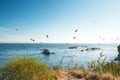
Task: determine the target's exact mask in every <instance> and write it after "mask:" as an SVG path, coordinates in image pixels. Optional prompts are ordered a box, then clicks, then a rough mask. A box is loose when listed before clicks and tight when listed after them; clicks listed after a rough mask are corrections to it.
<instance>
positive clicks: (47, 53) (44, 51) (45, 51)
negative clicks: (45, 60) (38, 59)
mask: <svg viewBox="0 0 120 80" xmlns="http://www.w3.org/2000/svg"><path fill="white" fill-rule="evenodd" d="M42 53H43V54H44V55H47V56H48V55H50V54H55V53H54V52H50V51H49V50H48V49H43V52H42Z"/></svg>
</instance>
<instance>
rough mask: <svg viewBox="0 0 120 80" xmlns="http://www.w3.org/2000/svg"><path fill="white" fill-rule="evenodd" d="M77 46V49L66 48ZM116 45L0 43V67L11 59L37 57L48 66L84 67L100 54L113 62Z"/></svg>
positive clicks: (116, 52) (116, 53)
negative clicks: (45, 52) (46, 51)
mask: <svg viewBox="0 0 120 80" xmlns="http://www.w3.org/2000/svg"><path fill="white" fill-rule="evenodd" d="M71 46H77V49H69V48H68V47H71ZM117 46H118V44H65V43H64V44H62V43H0V67H2V66H3V65H4V64H5V62H6V61H7V60H8V59H10V58H13V57H16V56H17V57H24V56H30V57H37V58H40V59H41V60H42V61H44V62H45V63H47V64H48V65H57V64H59V63H60V62H61V61H62V64H61V66H63V67H66V66H68V65H71V66H73V65H76V64H77V65H84V66H86V65H87V64H88V62H90V61H93V60H97V59H98V58H99V57H100V53H101V52H102V53H103V54H105V57H107V58H106V60H107V61H108V62H109V61H113V60H114V59H115V58H116V57H117V55H118V51H117ZM87 48H100V49H98V50H88V51H87V50H86V49H87ZM43 49H49V51H50V52H54V53H55V54H50V55H48V56H46V55H44V54H42V50H43Z"/></svg>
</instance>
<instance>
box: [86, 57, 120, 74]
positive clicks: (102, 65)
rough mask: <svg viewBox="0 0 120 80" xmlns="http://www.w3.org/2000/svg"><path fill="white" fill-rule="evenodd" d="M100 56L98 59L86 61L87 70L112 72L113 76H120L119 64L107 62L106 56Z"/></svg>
mask: <svg viewBox="0 0 120 80" xmlns="http://www.w3.org/2000/svg"><path fill="white" fill-rule="evenodd" d="M102 57H103V56H100V57H99V58H98V60H96V61H92V62H90V63H88V69H89V71H95V72H99V73H112V74H113V75H114V76H120V65H119V64H118V63H116V62H114V61H113V62H107V61H106V57H105V58H103V59H102Z"/></svg>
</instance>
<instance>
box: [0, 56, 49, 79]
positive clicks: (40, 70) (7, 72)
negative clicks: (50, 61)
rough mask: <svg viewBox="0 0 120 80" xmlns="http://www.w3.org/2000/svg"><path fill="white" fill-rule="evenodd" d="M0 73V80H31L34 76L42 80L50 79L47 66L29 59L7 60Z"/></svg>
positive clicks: (36, 60)
mask: <svg viewBox="0 0 120 80" xmlns="http://www.w3.org/2000/svg"><path fill="white" fill-rule="evenodd" d="M0 72H1V73H0V74H1V75H0V80H31V79H32V78H33V76H35V75H38V76H39V78H41V77H42V79H43V80H46V78H48V77H50V76H49V70H48V67H47V65H46V64H45V63H42V62H41V61H40V60H39V59H38V58H31V57H23V58H20V57H16V58H12V59H9V60H8V61H7V62H6V64H5V65H4V67H2V68H1V69H0Z"/></svg>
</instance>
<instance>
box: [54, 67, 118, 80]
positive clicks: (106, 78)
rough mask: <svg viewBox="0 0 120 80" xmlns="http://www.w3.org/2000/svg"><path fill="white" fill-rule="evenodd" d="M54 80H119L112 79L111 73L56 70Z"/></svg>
mask: <svg viewBox="0 0 120 80" xmlns="http://www.w3.org/2000/svg"><path fill="white" fill-rule="evenodd" d="M55 80H120V77H114V76H113V75H112V74H111V73H106V74H104V73H103V74H101V73H98V72H90V71H87V72H86V71H83V70H78V69H77V70H75V69H74V70H67V69H65V70H62V69H60V70H56V79H55Z"/></svg>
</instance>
